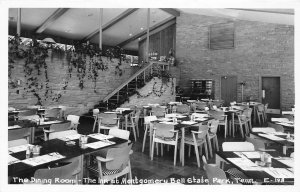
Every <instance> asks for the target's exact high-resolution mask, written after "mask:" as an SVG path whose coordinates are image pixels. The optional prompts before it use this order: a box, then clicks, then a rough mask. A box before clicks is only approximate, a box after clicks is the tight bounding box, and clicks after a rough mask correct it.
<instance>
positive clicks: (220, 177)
mask: <svg viewBox="0 0 300 192" xmlns="http://www.w3.org/2000/svg"><path fill="white" fill-rule="evenodd" d="M202 161H203V169H204V170H205V172H206V176H207V178H208V184H209V185H222V184H227V182H226V181H227V177H226V174H225V172H224V171H223V170H222V169H220V168H218V167H217V166H216V165H214V164H213V165H212V164H207V161H206V158H205V157H204V156H202ZM216 179H217V181H219V182H216Z"/></svg>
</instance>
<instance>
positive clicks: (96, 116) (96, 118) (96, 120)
mask: <svg viewBox="0 0 300 192" xmlns="http://www.w3.org/2000/svg"><path fill="white" fill-rule="evenodd" d="M99 113H100V111H99V109H93V117H94V125H93V132H95V128H96V124H97V122H98V115H99Z"/></svg>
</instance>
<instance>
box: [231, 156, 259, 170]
mask: <svg viewBox="0 0 300 192" xmlns="http://www.w3.org/2000/svg"><path fill="white" fill-rule="evenodd" d="M227 160H228V161H231V162H232V163H233V164H235V165H236V166H238V167H240V168H241V169H243V170H245V171H259V170H261V167H259V166H258V165H256V164H255V163H254V162H252V161H251V160H249V159H247V158H227Z"/></svg>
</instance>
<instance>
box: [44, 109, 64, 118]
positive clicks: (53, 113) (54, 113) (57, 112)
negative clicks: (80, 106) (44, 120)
mask: <svg viewBox="0 0 300 192" xmlns="http://www.w3.org/2000/svg"><path fill="white" fill-rule="evenodd" d="M45 117H53V118H60V117H61V108H52V109H46V111H45Z"/></svg>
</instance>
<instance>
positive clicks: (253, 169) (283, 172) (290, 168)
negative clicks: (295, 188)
mask: <svg viewBox="0 0 300 192" xmlns="http://www.w3.org/2000/svg"><path fill="white" fill-rule="evenodd" d="M262 153H264V156H266V157H268V156H269V158H270V162H269V163H265V162H264V161H262ZM221 163H227V164H229V165H231V167H234V168H236V169H238V170H239V171H241V172H242V173H244V174H245V175H246V176H247V177H248V179H247V181H248V184H249V183H250V184H279V185H293V184H294V159H293V158H290V157H281V156H279V153H278V151H268V152H267V153H266V152H261V151H218V152H216V165H217V166H220V165H221Z"/></svg>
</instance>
